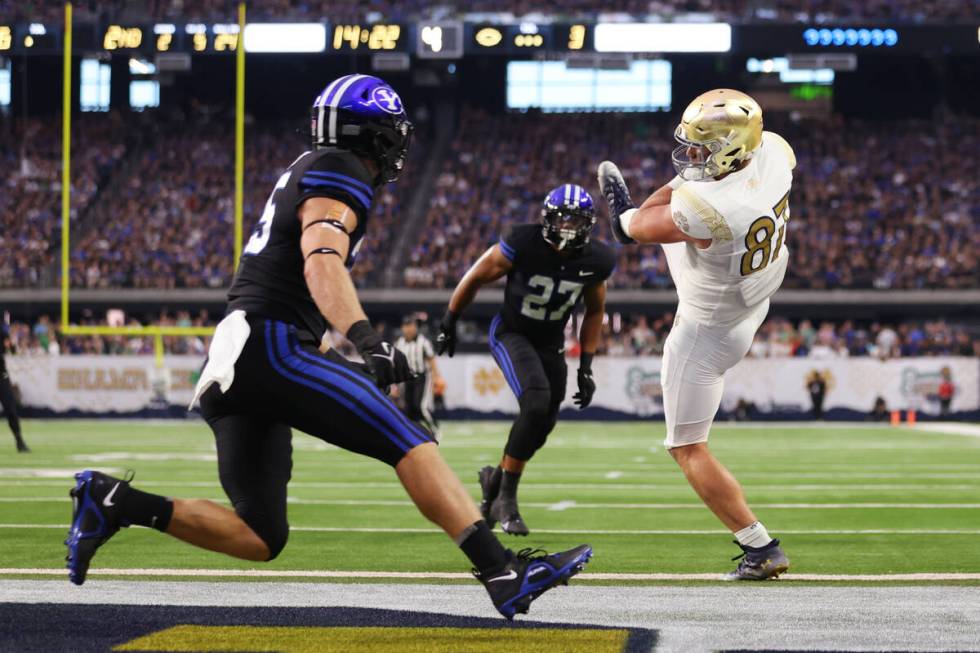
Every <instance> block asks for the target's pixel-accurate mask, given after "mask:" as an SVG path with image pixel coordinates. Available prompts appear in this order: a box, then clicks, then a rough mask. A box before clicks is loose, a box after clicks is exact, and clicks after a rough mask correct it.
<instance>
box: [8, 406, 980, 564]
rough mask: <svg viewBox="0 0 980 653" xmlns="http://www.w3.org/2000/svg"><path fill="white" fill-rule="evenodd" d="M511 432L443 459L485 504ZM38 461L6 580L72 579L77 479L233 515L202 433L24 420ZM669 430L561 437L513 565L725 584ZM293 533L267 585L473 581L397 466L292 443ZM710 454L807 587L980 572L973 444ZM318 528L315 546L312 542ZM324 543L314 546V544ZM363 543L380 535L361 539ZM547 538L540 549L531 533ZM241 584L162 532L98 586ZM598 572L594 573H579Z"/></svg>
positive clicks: (561, 432) (748, 433) (914, 439)
mask: <svg viewBox="0 0 980 653" xmlns="http://www.w3.org/2000/svg"><path fill="white" fill-rule="evenodd" d="M507 428H508V425H507V424H504V423H499V422H472V423H452V424H449V425H447V426H446V428H445V429H444V433H443V445H442V447H443V451H444V453H445V455H446V457H447V458H448V460H449V462H450V464H451V465H452V466H453V467H454V468H455V469H456V471H457V472H458V473H459V474H460V475H461V476H462V478H463V479H464V481H465V482H466V483H467V485H468V486H469V487H470V488H471V490H472V491H473V495H474V497H476V495H477V494H476V493H477V488H476V482H475V480H476V471H477V469H478V468H479V467H481V466H483V465H485V464H491V463H494V462H496V460H497V458H498V457H499V454H500V449H501V447H502V445H503V441H504V438H505V436H506V433H507ZM25 435H26V437H27V439H28V441H29V444H30V445H31V447H32V448H33V450H34V453H33V454H31V455H17V454H15V453H14V452H13V445H12V443H7V442H3V444H4V445H8V444H9V446H5V447H4V448H3V450H2V453H0V541H2V546H0V568H7V569H10V568H32V569H34V568H50V569H56V568H60V567H61V566H62V565H63V559H64V555H65V550H64V547H63V546H62V544H61V542H62V540H63V539H64V534H65V533H64V531H63V530H62V527H64V526H65V525H66V524H67V522H68V518H69V515H70V510H71V504H70V501H69V499H68V496H67V492H68V489H69V487H71V485H72V482H71V480H70V472H71V471H73V470H80V469H83V468H86V467H94V468H98V469H104V470H115V471H121V470H125V469H134V470H135V471H136V480H135V482H134V484H135V485H137V486H142V487H144V488H145V489H147V490H150V491H153V492H158V493H163V494H171V495H177V496H182V497H203V498H211V499H217V500H222V501H223V500H224V496H223V494H222V492H221V489H220V486H219V485H218V482H217V475H216V471H215V463H214V452H213V441H212V439H211V435H210V431H209V430H208V429H207V427H206V426H205V425H204V424H203V423H200V422H172V423H166V422H115V421H104V422H95V421H28V422H27V423H26V424H25ZM662 438H663V425H662V424H659V423H649V424H640V423H617V424H612V423H595V422H566V423H563V424H560V425H559V427H558V429H557V431H556V432H555V433H554V434H553V435H552V437H551V440H550V441H549V444H548V445H547V447H546V448H545V449H544V450H543V451H542V452H541V453H540V454H539V456H538V457H536V458H535V460H534V461H533V462H532V463H531V464H530V465H529V467H528V471H527V473H526V475H525V480H524V481H523V484H522V494H521V498H522V508H523V513H524V516H525V518H526V521H527V523H528V524H529V526H530V527H531V529H532V535H531V537H530V538H521V539H516V538H510V537H509V536H503V537H505V538H506V539H505V543H506V544H508V545H509V546H512V547H514V548H519V547H523V546H528V545H535V546H542V547H545V548H552V549H554V548H563V547H566V546H569V545H574V544H578V543H581V542H589V543H591V544H592V545H593V546H594V547H595V550H596V557H595V559H594V561H593V563H592V564H591V565H590V566H589V570H588V571H589V572H593V573H598V572H616V573H680V574H688V573H720V572H723V571H725V570H727V569H729V568H731V567H732V565H733V563H731V562H730V561H729V558H730V557H731V556H732V555H734V554H736V553H738V550H737V548H736V547H735V546H734V545H733V544H732V543H731V536H730V534H728V533H726V532H725V531H724V529H723V528H722V527H721V525H720V524H719V523H718V522H717V521H716V520H715V519H714V517H713V516H712V515H711V514H710V513H709V512H708V511H707V509H705V508H704V507H703V506H701V504H700V503H699V502H698V499H697V497H696V496H695V495H694V493H693V492H692V491H691V490H690V489H689V488H688V486H687V484H686V482H685V480H684V478H683V477H682V475H681V473H680V472H679V470H678V469H677V468H676V467H675V465H674V463H673V461H672V460H671V458H670V456H669V455H668V454H667V453H666V452H665V451H664V450H663V447H662V446H661V440H662ZM293 442H294V448H295V453H294V469H293V482H292V484H291V486H290V497H291V500H292V501H293V503H291V505H290V507H289V516H290V522H291V525H292V526H293V527H294V529H295V530H294V531H293V532H292V534H291V535H290V541H289V544H288V546H287V547H286V550H285V551H284V552H283V554H282V555H281V556H280V557H279V558H278V559H277V560H275V561H274V562H272V563H269V564H268V565H263V566H262V568H263V569H269V570H359V571H360V570H363V571H367V570H381V571H433V572H459V571H465V570H466V568H467V563H466V561H465V559H464V558H463V556H462V555H461V554H460V553H459V552H457V551H455V550H454V548H453V546H452V545H451V544H450V543H449V542H448V540H447V539H446V537H445V536H444V535H442V534H441V533H439V532H436V531H435V529H434V528H433V527H432V526H431V525H429V524H428V523H427V522H426V521H425V520H424V519H423V518H422V517H421V516H419V515H418V513H417V512H416V511H415V509H414V508H413V507H412V506H411V504H410V503H409V502H408V500H407V498H406V496H405V494H404V492H403V490H402V489H401V487H400V486H399V485H398V483H397V481H396V479H395V476H394V473H393V472H392V470H390V469H389V468H388V467H386V466H384V465H382V464H380V463H377V462H374V461H372V460H368V459H365V458H360V457H357V456H354V455H351V454H349V453H347V452H344V451H341V450H338V449H336V448H334V447H330V446H327V445H324V444H322V443H321V442H319V441H317V440H314V439H312V438H310V437H308V436H306V435H302V434H296V435H295V436H294V440H293ZM712 447H713V449H714V451H715V452H716V454H717V455H718V456H719V457H720V458H721V459H722V461H723V462H725V463H726V464H727V465H728V466H729V467H730V468H731V469H732V471H733V472H734V473H735V474H736V475H737V476H738V477H739V478H740V480H741V481H742V482H743V484H744V486H745V490H746V493H747V495H748V498H749V501H750V502H751V503H752V504H753V505H754V506H755V507H756V511H757V513H758V515H759V517H760V519H762V520H763V521H764V523H765V524H766V525H767V526H768V528H769V530H770V532H771V533H772V534H773V535H775V536H778V537H781V538H782V540H783V544H784V547H785V548H786V550H787V553H788V554H789V555H790V557H791V559H792V561H793V567H792V570H791V573H790V574H789V575H788V576H786V578H787V579H788V580H789V579H791V578H792V575H793V573H798V574H896V573H917V572H933V573H949V572H971V573H976V572H980V438H977V437H968V436H965V435H953V434H943V433H933V432H924V431H916V430H911V429H907V428H887V427H886V428H878V427H867V426H865V425H831V424H827V425H815V426H808V425H799V426H785V427H779V428H773V427H771V426H741V425H740V426H737V427H736V426H726V425H724V424H719V425H718V426H717V427H716V428H715V430H714V433H713V436H712ZM304 529H309V530H304ZM318 529H319V530H318ZM356 529H374V530H369V531H357V530H356ZM535 530H536V531H537V532H534V531H535ZM99 567H103V568H148V567H160V568H168V569H178V568H209V569H218V568H221V569H242V568H251V567H255V564H254V563H246V562H238V561H235V560H231V559H228V558H225V557H223V556H220V555H217V554H213V553H208V552H205V551H200V550H197V549H194V548H192V547H190V546H187V545H184V544H181V543H179V542H176V541H174V540H171V539H170V538H168V537H165V536H162V535H161V534H159V533H157V532H155V531H149V530H145V529H137V528H134V529H130V530H127V531H124V532H122V533H120V534H119V535H118V536H117V537H116V538H115V539H113V540H112V541H111V542H110V543H109V544H107V545H106V546H105V547H104V548H103V549H102V550H100V552H99V554H98V556H97V557H96V558H95V561H94V563H93V569H97V568H99ZM587 573H588V572H587Z"/></svg>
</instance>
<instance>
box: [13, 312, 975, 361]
mask: <svg viewBox="0 0 980 653" xmlns="http://www.w3.org/2000/svg"><path fill="white" fill-rule="evenodd" d="M218 318H220V316H212V315H210V314H209V313H208V311H207V310H203V309H201V310H197V311H194V312H192V311H189V310H178V311H167V310H163V311H160V312H159V313H158V314H152V315H150V314H147V315H139V316H134V315H129V316H125V317H123V316H122V315H121V314H120V316H119V322H118V323H117V325H120V326H121V325H125V326H140V325H142V324H154V325H161V326H180V327H191V326H194V327H198V326H214V324H215V323H216V321H217V319H218ZM673 321H674V315H673V313H665V314H663V315H652V316H651V315H645V314H634V315H620V314H614V315H613V316H612V317H611V319H610V320H607V321H606V324H605V325H604V326H603V332H602V339H601V341H600V345H599V353H600V354H602V355H607V356H659V355H661V354H663V346H664V341H665V340H666V338H667V334H668V333H669V332H670V328H671V326H672V325H673ZM397 322H398V321H397V320H392V321H391V322H390V324H389V323H387V322H383V321H378V322H377V324H376V327H377V328H378V330H379V332H381V334H382V336H383V337H386V338H390V339H394V338H395V337H397V335H398V334H397V332H396V331H397ZM78 324H81V325H84V326H104V325H105V324H106V320H104V319H97V318H96V317H95V316H94V315H93V313H92V312H91V311H86V313H85V314H84V315H83V316H82V319H81V320H79V321H78ZM430 326H431V325H430ZM433 328H434V327H433ZM9 331H10V336H9V337H10V344H11V350H12V351H13V352H17V353H23V354H30V355H41V354H51V355H59V354H146V355H149V354H152V353H153V346H154V345H153V338H152V337H151V336H71V337H68V336H64V335H62V334H61V333H60V332H59V330H58V327H57V325H56V324H55V323H54V322H53V321H52V320H51V318H50V317H48V316H47V315H42V316H40V317H39V318H38V319H37V320H36V321H35V322H33V323H26V322H18V321H14V322H12V323H11V324H10V327H9ZM478 331H479V332H480V333H481V334H485V332H486V328H485V325H481V326H480V327H479V329H478ZM576 334H577V331H576V330H575V329H574V328H572V326H571V325H570V327H569V328H568V329H567V331H566V350H567V352H568V355H570V356H573V357H574V356H577V355H578V351H579V347H578V342H577V339H576ZM208 342H209V338H207V337H197V336H194V337H183V336H166V337H164V343H163V344H164V349H165V351H166V353H168V354H199V355H204V354H205V353H206V352H207V345H208ZM327 343H328V344H329V345H330V346H332V347H336V348H338V349H339V350H340V352H341V353H342V354H344V355H346V356H351V357H354V356H356V351H355V350H354V348H353V347H352V346H350V343H348V342H347V341H346V340H345V339H344V338H343V337H342V336H341V335H340V334H339V333H337V332H330V333H328V334H327ZM477 351H481V352H482V351H483V345H480V346H479V348H478V350H477ZM748 355H749V356H751V357H756V358H787V357H803V358H812V359H817V360H825V359H831V358H847V357H859V356H873V357H877V358H881V359H887V358H896V357H900V356H980V332H978V331H977V330H976V328H973V329H971V328H970V327H968V326H967V325H965V324H960V323H954V322H949V321H947V320H943V319H936V320H926V321H911V320H910V321H905V322H901V323H898V324H887V323H881V322H872V323H867V324H865V323H858V322H855V321H852V320H844V321H840V322H833V321H820V322H816V321H813V320H808V319H804V320H799V321H790V320H787V319H786V318H783V317H779V316H770V317H769V318H768V319H767V320H766V321H765V322H764V323H763V325H762V327H760V329H759V331H758V333H757V334H756V337H755V340H754V342H753V344H752V348H751V350H750V351H749V354H748Z"/></svg>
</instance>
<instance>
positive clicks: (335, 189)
mask: <svg viewBox="0 0 980 653" xmlns="http://www.w3.org/2000/svg"><path fill="white" fill-rule="evenodd" d="M351 156H352V155H336V154H324V155H323V156H321V157H320V158H318V159H317V160H316V161H314V162H313V163H312V164H311V165H310V166H309V167H308V168H307V169H306V170H304V171H303V175H302V177H300V180H299V184H298V187H299V199H298V201H297V203H296V205H297V206H299V205H300V204H302V203H303V202H304V201H306V200H308V199H309V198H311V197H329V198H330V199H335V200H337V201H339V202H343V203H344V204H346V205H347V206H349V207H350V208H351V209H352V210H353V211H354V213H356V214H357V219H358V222H360V223H362V222H364V221H365V220H366V219H367V216H368V214H369V213H370V211H371V205H372V203H373V202H374V186H373V185H372V180H371V179H370V176H369V173H368V171H367V169H366V168H365V167H364V164H362V163H361V162H360V161H358V160H356V159H354V160H351Z"/></svg>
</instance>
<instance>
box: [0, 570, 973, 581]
mask: <svg viewBox="0 0 980 653" xmlns="http://www.w3.org/2000/svg"><path fill="white" fill-rule="evenodd" d="M88 573H89V575H90V576H92V575H96V576H163V577H174V578H181V577H210V578H235V577H244V578H350V579H361V578H364V579H404V580H439V579H441V580H472V578H473V576H472V574H468V573H460V572H439V571H330V570H323V569H312V570H289V569H283V570H273V569H172V568H154V567H144V568H109V569H106V568H97V569H90V570H89V572H88ZM65 574H66V572H65V570H64V569H50V568H44V567H34V568H31V567H23V568H21V567H7V568H0V576H23V575H37V576H63V575H65ZM786 578H787V579H792V580H801V581H816V582H821V581H864V582H896V581H963V580H980V573H911V574H792V573H791V574H789V575H787V576H786ZM576 580H577V581H578V580H603V581H624V580H632V581H665V580H670V581H678V580H679V581H684V580H715V581H716V580H721V574H665V573H651V574H635V573H589V572H586V573H583V574H582V575H580V576H577V577H576Z"/></svg>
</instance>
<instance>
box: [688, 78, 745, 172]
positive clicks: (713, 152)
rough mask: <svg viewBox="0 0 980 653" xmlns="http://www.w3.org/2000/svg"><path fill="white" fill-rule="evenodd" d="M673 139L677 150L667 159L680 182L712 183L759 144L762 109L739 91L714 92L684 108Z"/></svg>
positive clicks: (699, 97)
mask: <svg viewBox="0 0 980 653" xmlns="http://www.w3.org/2000/svg"><path fill="white" fill-rule="evenodd" d="M674 138H675V139H676V140H677V142H678V143H680V146H678V147H676V148H674V153H673V155H672V156H671V159H672V160H673V163H674V169H675V170H677V174H678V175H679V176H680V178H681V179H684V180H687V181H705V180H710V179H713V178H715V177H717V176H719V175H723V174H725V173H727V172H731V171H732V170H734V169H735V168H737V167H738V165H739V164H740V163H742V162H743V161H748V160H749V159H751V158H752V153H753V152H755V151H756V150H757V149H758V148H759V146H760V145H761V144H762V108H761V107H760V106H759V104H758V103H757V102H756V101H755V100H753V99H752V98H751V97H749V96H748V95H746V94H745V93H742V92H741V91H733V90H732V89H730V88H716V89H714V90H713V91H708V92H707V93H703V94H701V95H699V96H698V97H696V98H694V101H693V102H691V103H690V104H689V105H687V108H686V109H684V114H683V115H682V116H681V123H680V124H679V125H677V129H676V130H675V131H674ZM702 148H704V149H702ZM705 149H706V150H707V152H708V153H707V155H706V154H705V153H704V150H705Z"/></svg>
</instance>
